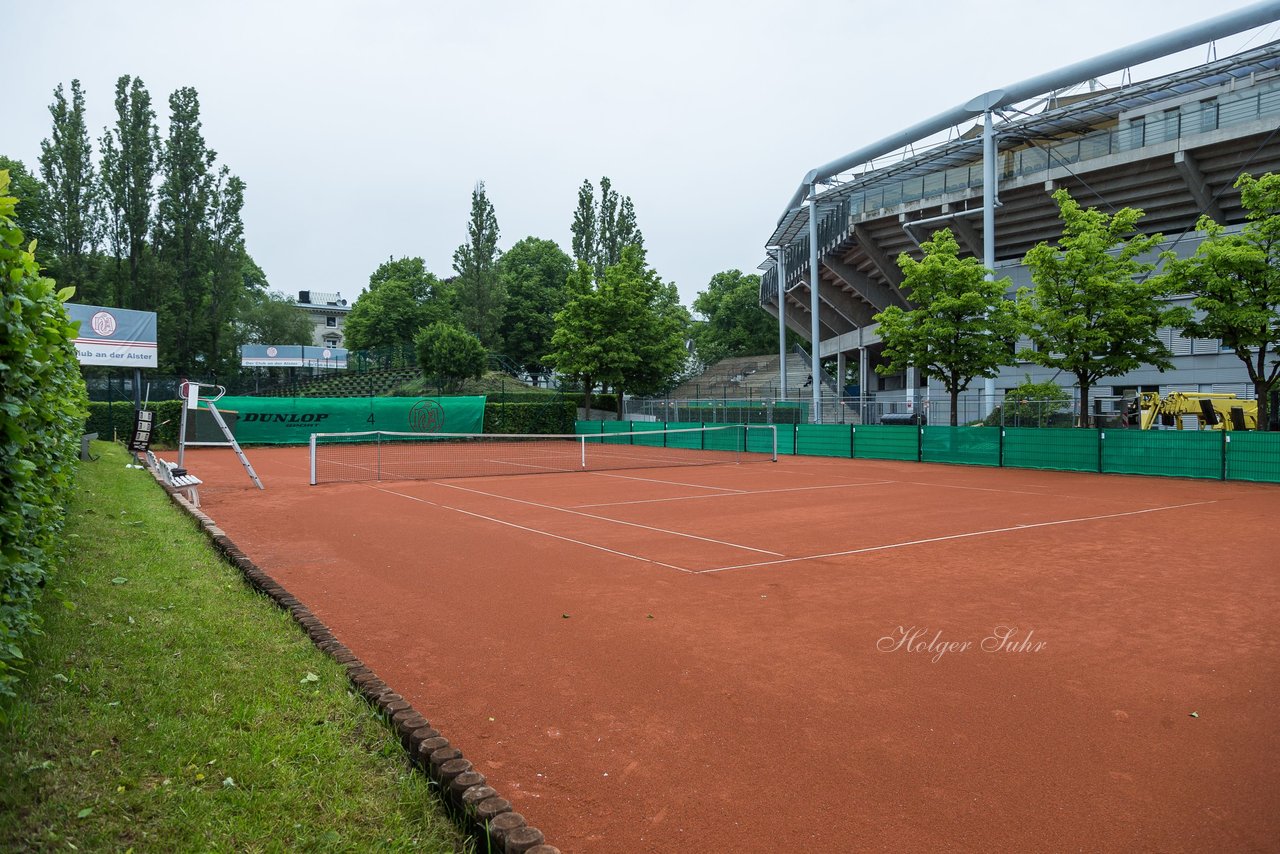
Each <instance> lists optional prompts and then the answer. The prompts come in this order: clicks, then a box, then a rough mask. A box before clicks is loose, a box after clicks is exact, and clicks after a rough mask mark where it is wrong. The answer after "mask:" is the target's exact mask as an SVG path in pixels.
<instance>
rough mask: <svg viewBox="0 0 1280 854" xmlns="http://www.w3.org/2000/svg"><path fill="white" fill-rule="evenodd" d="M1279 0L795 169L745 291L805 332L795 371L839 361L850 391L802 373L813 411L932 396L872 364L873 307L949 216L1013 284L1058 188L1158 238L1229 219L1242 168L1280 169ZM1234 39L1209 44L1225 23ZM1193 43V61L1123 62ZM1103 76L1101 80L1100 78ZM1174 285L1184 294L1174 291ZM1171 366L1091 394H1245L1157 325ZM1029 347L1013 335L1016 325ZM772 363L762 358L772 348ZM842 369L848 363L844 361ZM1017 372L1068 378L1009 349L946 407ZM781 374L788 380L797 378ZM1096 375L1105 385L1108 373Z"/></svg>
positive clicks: (1211, 349) (1234, 214) (829, 413)
mask: <svg viewBox="0 0 1280 854" xmlns="http://www.w3.org/2000/svg"><path fill="white" fill-rule="evenodd" d="M1277 21H1280V3H1277V2H1267V3H1257V4H1254V5H1251V6H1249V7H1246V8H1244V9H1241V10H1239V11H1236V12H1233V13H1230V14H1226V15H1221V16H1219V17H1216V18H1213V19H1211V20H1208V21H1205V22H1203V23H1200V24H1197V25H1194V26H1190V27H1186V28H1183V29H1181V30H1177V31H1175V32H1171V33H1168V34H1166V35H1163V36H1159V37H1155V38H1152V39H1148V40H1146V41H1142V42H1140V43H1137V44H1134V45H1131V46H1130V47H1127V48H1123V49H1120V50H1116V51H1112V52H1110V53H1107V54H1104V55H1102V56H1099V57H1096V58H1094V59H1091V60H1087V61H1084V62H1079V63H1076V64H1074V65H1071V66H1068V67H1066V68H1063V69H1060V70H1058V71H1054V72H1050V73H1047V74H1041V75H1039V76H1037V77H1033V78H1031V79H1029V80H1025V81H1023V82H1020V83H1016V84H1013V85H1010V86H1007V87H1004V88H1002V89H997V90H995V91H992V92H987V93H984V94H980V95H977V96H975V97H973V98H972V99H971V100H969V101H966V102H965V103H964V104H962V105H961V106H959V107H956V108H954V109H952V110H950V111H948V112H946V113H943V114H941V115H939V116H936V117H934V118H932V119H927V120H925V121H922V122H920V123H918V124H916V125H914V126H912V127H910V128H907V129H905V130H903V131H901V132H899V133H897V134H894V135H893V136H890V137H887V138H886V139H883V140H881V141H879V142H876V143H872V144H870V145H867V146H864V147H862V148H860V149H858V150H856V151H853V152H851V153H850V154H848V155H845V156H844V157H841V158H839V159H837V160H834V161H832V162H830V163H828V164H826V165H825V166H821V167H818V168H816V169H813V170H811V171H809V173H808V174H807V175H805V177H804V180H803V181H802V183H801V185H800V186H799V187H798V188H797V189H796V191H795V194H794V195H793V196H792V197H791V199H790V200H789V201H788V202H787V204H786V207H785V210H784V212H783V214H782V217H781V218H780V219H779V220H778V222H777V224H776V226H775V227H774V229H773V232H772V234H771V235H770V236H769V239H768V241H767V243H766V246H767V249H768V258H767V260H765V261H764V262H762V263H761V265H760V269H761V271H762V272H763V276H762V281H761V287H760V305H761V306H762V307H763V308H764V309H765V310H766V311H767V312H769V313H770V314H771V315H773V316H775V317H778V318H779V338H780V341H781V340H782V330H783V326H784V325H785V327H788V328H790V329H792V330H794V331H795V332H797V333H799V334H800V335H802V336H804V337H805V338H806V339H808V340H809V341H811V342H816V343H815V344H814V345H813V346H812V347H811V352H810V353H809V356H810V358H811V364H810V365H807V366H806V367H805V369H804V370H805V374H810V373H811V374H812V375H813V376H823V374H822V373H821V371H820V370H819V366H820V364H821V363H826V364H827V365H828V366H830V367H832V368H834V371H833V373H834V375H835V376H837V377H841V378H842V379H843V378H845V377H848V378H849V379H848V386H849V387H853V388H856V390H857V392H858V396H857V399H856V400H844V401H842V402H837V401H836V400H835V397H836V394H837V391H836V389H840V390H843V389H844V388H845V387H846V386H845V383H843V382H842V383H839V384H832V383H829V382H814V383H812V384H811V386H809V387H806V388H805V389H804V391H803V393H804V395H806V396H807V397H809V396H811V401H812V403H811V406H810V407H809V412H810V420H814V421H824V420H825V421H834V420H855V421H856V420H872V419H874V418H875V417H876V416H878V415H879V414H880V413H884V412H887V411H897V412H921V411H922V410H923V409H924V408H927V405H928V401H929V400H930V398H932V400H934V401H937V402H939V404H941V401H942V400H943V399H944V398H945V397H946V395H945V393H944V392H943V391H942V390H941V387H940V386H937V385H933V386H932V387H931V386H930V383H929V382H928V381H927V380H925V379H922V378H921V377H920V376H919V372H917V371H915V370H908V371H906V372H904V373H902V374H898V375H896V376H893V375H890V376H879V375H877V374H876V372H875V367H876V365H877V364H878V363H879V360H880V356H881V350H882V345H881V343H880V339H879V337H878V336H877V331H876V330H877V324H876V323H875V321H874V320H873V317H874V315H876V314H877V313H878V312H879V311H881V310H882V309H884V308H886V307H888V306H890V305H898V306H902V307H907V305H908V304H907V302H906V300H905V299H904V296H903V293H902V291H901V290H900V287H899V286H900V285H901V282H902V274H901V271H900V270H899V268H898V265H897V263H896V258H897V257H898V255H899V254H900V253H902V252H908V253H913V254H914V255H915V256H916V257H919V255H920V249H919V247H920V244H921V243H922V242H924V241H926V240H928V239H929V238H930V236H931V235H932V233H933V231H934V230H936V229H939V228H942V227H948V228H950V229H951V230H952V232H953V233H954V234H955V236H956V239H957V241H958V242H959V243H960V245H961V248H962V252H965V253H967V254H972V256H973V257H976V258H979V259H981V260H982V261H983V263H984V266H986V267H988V268H989V269H992V270H994V271H995V274H996V276H997V277H998V278H1003V277H1006V276H1007V277H1009V279H1010V280H1011V282H1012V287H1013V288H1014V289H1016V288H1017V287H1021V286H1028V285H1030V284H1031V280H1030V275H1029V271H1028V270H1027V269H1026V268H1024V267H1023V266H1022V264H1021V259H1022V257H1023V255H1024V254H1025V253H1026V252H1027V250H1029V249H1031V248H1032V247H1033V246H1034V245H1036V243H1038V242H1040V241H1050V242H1052V241H1054V240H1055V239H1056V238H1057V237H1058V236H1059V235H1060V234H1061V223H1060V220H1059V218H1058V210H1057V206H1056V205H1055V203H1054V200H1053V199H1052V198H1051V195H1052V193H1053V192H1054V191H1055V190H1057V189H1059V188H1063V187H1065V188H1067V189H1068V190H1069V191H1070V193H1071V194H1072V196H1073V197H1074V198H1075V199H1076V200H1077V201H1078V202H1080V204H1081V205H1083V206H1086V207H1097V208H1099V209H1101V210H1104V211H1114V210H1117V209H1119V208H1122V207H1137V208H1141V209H1142V210H1143V211H1145V213H1146V216H1145V218H1144V219H1143V220H1142V221H1141V223H1140V227H1141V228H1142V229H1143V231H1144V232H1145V233H1148V234H1152V233H1156V232H1159V233H1161V234H1163V235H1164V236H1165V240H1164V243H1163V246H1162V249H1168V250H1172V251H1173V252H1174V253H1176V255H1178V256H1180V257H1185V256H1187V255H1190V254H1192V253H1194V252H1195V250H1196V247H1197V246H1198V245H1199V243H1200V239H1201V235H1199V234H1198V233H1197V232H1196V231H1195V226H1196V222H1197V220H1198V219H1199V217H1200V216H1201V214H1208V215H1209V216H1211V217H1212V218H1213V219H1215V220H1216V221H1217V222H1219V223H1221V224H1223V225H1226V226H1227V227H1228V229H1229V230H1231V229H1235V230H1238V229H1239V228H1240V226H1241V224H1242V223H1243V222H1244V211H1243V210H1242V208H1241V203H1240V195H1239V193H1238V191H1236V190H1235V189H1234V188H1233V185H1234V184H1235V181H1236V179H1237V178H1238V176H1239V175H1240V174H1241V173H1244V172H1248V173H1250V174H1252V175H1254V176H1255V177H1256V176H1260V175H1263V174H1265V173H1267V172H1275V171H1280V132H1278V131H1280V41H1276V40H1275V39H1276V38H1277V35H1278V34H1280V25H1278V24H1277V23H1276V22H1277ZM1228 37H1238V38H1232V39H1231V41H1232V42H1233V43H1235V42H1239V43H1240V44H1241V46H1240V47H1239V48H1236V49H1235V52H1234V53H1232V54H1231V55H1229V56H1219V55H1218V52H1219V50H1220V49H1225V47H1226V45H1225V42H1224V41H1223V40H1225V39H1227V38H1228ZM1193 48H1199V50H1198V51H1197V53H1198V55H1199V57H1201V58H1206V59H1207V61H1204V62H1202V63H1201V64H1198V65H1195V66H1194V67H1190V68H1184V69H1183V70H1179V71H1173V72H1167V71H1165V72H1163V73H1160V74H1159V75H1158V76H1152V77H1149V78H1148V79H1134V78H1135V77H1136V76H1137V74H1138V69H1139V66H1142V65H1143V64H1146V63H1152V62H1153V61H1155V60H1162V61H1163V62H1164V63H1165V64H1166V65H1167V64H1168V63H1171V62H1173V61H1174V60H1176V59H1177V58H1178V57H1177V56H1175V55H1177V54H1181V56H1183V57H1185V56H1186V55H1187V54H1186V53H1182V52H1184V51H1190V50H1191V49H1193ZM1109 77H1114V78H1116V79H1114V80H1108V78H1109ZM1183 302H1184V303H1185V302H1186V301H1185V300H1184V301H1183ZM1162 334H1163V336H1164V339H1165V342H1166V344H1167V345H1168V346H1169V347H1170V349H1171V350H1172V352H1173V354H1174V358H1173V364H1174V370H1172V371H1166V372H1165V373H1160V372H1158V371H1156V370H1155V369H1154V368H1150V367H1147V368H1142V369H1139V370H1136V371H1133V372H1131V373H1129V374H1126V375H1124V376H1121V377H1116V378H1112V379H1110V380H1105V381H1104V382H1105V383H1106V384H1107V385H1106V386H1102V387H1099V388H1098V389H1097V392H1098V393H1099V395H1100V396H1101V397H1102V400H1103V402H1102V405H1103V406H1104V407H1106V406H1111V405H1113V404H1112V402H1111V401H1110V400H1108V396H1110V397H1111V399H1112V400H1116V399H1119V398H1122V397H1125V396H1128V397H1132V396H1133V394H1134V393H1135V392H1137V391H1150V390H1158V391H1160V392H1161V393H1162V394H1163V393H1166V392H1169V391H1201V392H1203V391H1213V392H1222V391H1227V392H1235V393H1237V394H1239V395H1240V396H1241V397H1245V396H1252V386H1250V385H1249V383H1248V382H1247V377H1246V375H1245V372H1244V370H1243V368H1242V366H1241V364H1240V362H1239V360H1238V359H1237V358H1236V357H1235V356H1234V355H1233V354H1232V353H1230V352H1224V351H1223V348H1222V346H1221V342H1219V341H1213V340H1201V339H1195V340H1192V339H1187V338H1184V337H1182V336H1181V335H1180V334H1179V331H1178V330H1174V329H1165V330H1162ZM1021 346H1023V347H1025V346H1028V342H1026V341H1023V342H1021ZM777 364H778V362H777V358H776V357H775V359H774V365H775V366H776V365H777ZM846 371H847V373H846ZM1028 375H1030V377H1031V379H1032V380H1033V381H1036V382H1043V381H1055V382H1057V383H1058V384H1059V385H1061V386H1063V387H1064V388H1070V386H1071V383H1072V378H1070V377H1066V376H1058V375H1056V374H1055V373H1054V372H1053V371H1051V370H1049V369H1045V368H1041V367H1038V366H1036V365H1033V364H1029V363H1019V364H1013V365H1010V366H1007V367H1006V368H1004V369H1003V370H1002V372H1001V374H1000V375H999V376H998V377H997V378H995V379H994V380H988V381H987V382H986V384H985V386H983V385H982V384H981V381H979V382H978V384H977V386H978V387H976V388H975V389H973V390H972V391H971V393H970V394H967V395H966V396H965V400H964V402H963V403H964V408H963V409H962V412H961V417H962V418H964V419H966V420H970V419H976V418H981V417H983V416H984V415H985V414H987V413H988V412H989V411H990V410H991V408H992V407H993V406H994V405H995V403H996V401H997V400H998V399H999V398H1000V397H1002V396H1003V393H1004V391H1005V390H1007V389H1009V388H1012V387H1014V386H1016V385H1018V384H1019V383H1021V382H1023V381H1024V380H1025V378H1026V377H1027V376H1028ZM781 384H782V385H783V386H784V387H786V388H788V389H790V388H794V387H795V386H796V383H795V382H794V377H792V378H786V377H783V378H782V380H781ZM1108 386H1109V387H1108Z"/></svg>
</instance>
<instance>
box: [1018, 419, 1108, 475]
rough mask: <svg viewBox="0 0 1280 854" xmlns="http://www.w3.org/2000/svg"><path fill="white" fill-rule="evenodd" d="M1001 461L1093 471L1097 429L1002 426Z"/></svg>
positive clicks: (1026, 466) (1096, 451)
mask: <svg viewBox="0 0 1280 854" xmlns="http://www.w3.org/2000/svg"><path fill="white" fill-rule="evenodd" d="M1004 464H1005V465H1006V466H1012V467H1016V468H1024V469H1055V470H1057V471H1097V470H1098V431H1097V430H1085V429H1071V430H1054V429H1052V428H1036V427H1006V428H1004Z"/></svg>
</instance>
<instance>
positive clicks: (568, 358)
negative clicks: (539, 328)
mask: <svg viewBox="0 0 1280 854" xmlns="http://www.w3.org/2000/svg"><path fill="white" fill-rule="evenodd" d="M568 291H569V299H568V301H567V302H566V303H565V307H564V308H563V309H561V310H560V311H559V312H558V313H557V314H556V316H555V321H556V326H555V332H553V333H552V335H551V349H550V351H549V352H548V353H547V354H546V355H545V356H544V357H543V362H545V363H546V364H549V365H552V366H553V367H554V368H555V369H556V370H558V371H560V373H562V374H565V375H567V376H571V377H574V378H575V379H577V380H578V381H579V382H580V383H581V384H582V390H583V394H584V396H585V400H584V403H583V406H585V407H586V411H587V418H590V417H591V392H592V390H593V389H594V388H595V384H596V382H598V381H599V380H600V379H601V378H602V377H603V376H604V375H605V374H606V373H607V372H608V370H609V368H610V362H609V360H608V355H609V350H610V347H611V346H612V345H614V344H619V343H620V342H617V341H615V340H614V339H613V337H612V330H611V329H610V327H609V319H610V318H609V316H608V313H607V312H606V310H605V309H606V307H607V300H606V297H605V294H604V293H603V292H602V290H601V289H600V288H599V287H597V285H596V282H595V279H594V277H593V276H592V275H591V267H590V266H589V265H588V264H587V262H586V261H585V260H583V259H578V262H577V267H576V268H575V269H574V270H573V272H572V273H570V274H569V279H568Z"/></svg>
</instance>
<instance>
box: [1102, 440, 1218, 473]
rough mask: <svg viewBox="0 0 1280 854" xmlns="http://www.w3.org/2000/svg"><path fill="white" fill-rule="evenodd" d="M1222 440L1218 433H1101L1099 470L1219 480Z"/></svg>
mask: <svg viewBox="0 0 1280 854" xmlns="http://www.w3.org/2000/svg"><path fill="white" fill-rule="evenodd" d="M1222 436H1223V434H1222V432H1221V431H1218V430H1204V431H1200V430H1103V431H1102V433H1101V442H1100V444H1101V447H1102V465H1101V470H1102V471H1104V472H1112V473H1116V474H1155V475H1165V476H1170V477H1211V478H1221V477H1222V462H1223V456H1222V446H1223V442H1222Z"/></svg>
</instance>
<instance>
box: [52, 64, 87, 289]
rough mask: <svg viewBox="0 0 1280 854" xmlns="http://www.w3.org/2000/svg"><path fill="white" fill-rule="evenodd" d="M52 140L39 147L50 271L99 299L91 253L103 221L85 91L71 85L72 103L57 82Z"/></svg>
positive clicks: (63, 282)
mask: <svg viewBox="0 0 1280 854" xmlns="http://www.w3.org/2000/svg"><path fill="white" fill-rule="evenodd" d="M49 114H50V115H51V116H52V117H53V132H52V135H51V138H49V139H45V140H42V141H41V143H40V176H41V177H42V178H43V179H44V183H45V186H46V187H47V188H48V190H49V197H48V202H49V209H48V212H49V215H50V219H51V226H52V229H51V233H52V236H53V238H54V245H53V246H49V247H46V248H47V249H48V250H50V251H51V253H52V256H53V257H52V259H51V263H48V264H47V266H48V267H50V268H51V271H52V272H53V273H54V274H55V276H56V278H57V279H58V280H59V281H60V282H61V283H62V284H64V285H70V286H73V287H76V288H78V289H79V293H80V298H81V299H85V300H86V301H89V300H93V299H99V298H100V297H101V295H99V294H97V293H95V292H94V291H95V289H94V288H93V287H92V284H91V283H90V282H89V277H90V269H89V258H90V253H91V252H92V251H93V249H94V248H95V245H96V243H97V240H98V232H99V220H98V210H97V204H96V199H97V193H96V189H97V188H96V182H95V178H94V169H93V157H92V155H93V146H92V144H91V143H90V141H89V128H88V126H87V125H86V124H85V118H84V92H83V90H81V88H80V81H79V80H72V81H71V101H70V103H68V102H67V96H66V93H65V92H64V91H63V88H62V84H61V83H59V84H58V86H57V88H56V89H54V90H53V103H52V104H50V105H49Z"/></svg>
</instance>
